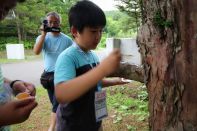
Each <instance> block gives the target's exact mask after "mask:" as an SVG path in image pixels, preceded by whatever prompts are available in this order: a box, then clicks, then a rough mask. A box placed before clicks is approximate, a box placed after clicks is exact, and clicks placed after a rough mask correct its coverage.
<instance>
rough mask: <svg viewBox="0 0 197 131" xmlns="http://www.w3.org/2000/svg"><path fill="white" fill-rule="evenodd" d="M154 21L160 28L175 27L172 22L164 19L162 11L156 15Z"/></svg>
mask: <svg viewBox="0 0 197 131" xmlns="http://www.w3.org/2000/svg"><path fill="white" fill-rule="evenodd" d="M153 21H154V23H155V24H156V25H157V26H159V27H160V28H165V27H167V28H170V27H172V25H173V23H172V21H170V20H166V19H165V18H164V17H162V15H161V11H157V12H156V13H155V15H154V18H153Z"/></svg>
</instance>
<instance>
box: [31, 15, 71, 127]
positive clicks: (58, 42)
mask: <svg viewBox="0 0 197 131" xmlns="http://www.w3.org/2000/svg"><path fill="white" fill-rule="evenodd" d="M60 21H61V18H60V16H59V15H58V14H57V13H56V12H50V13H48V14H47V15H46V20H44V21H43V25H42V26H41V35H40V36H38V37H37V39H36V43H35V45H34V49H33V51H34V53H35V54H36V55H38V54H40V52H42V53H43V59H44V72H43V73H42V75H41V78H40V81H41V84H42V85H43V87H44V88H45V89H46V90H47V92H48V96H49V99H50V102H51V104H52V113H51V122H50V127H49V131H54V128H55V123H56V110H57V107H58V103H57V100H56V98H55V94H54V83H53V80H54V69H55V63H56V60H57V57H58V56H59V54H60V53H61V52H62V51H63V50H65V49H66V48H68V47H69V46H70V45H71V44H72V40H71V38H70V37H68V36H67V35H65V34H63V33H61V32H60Z"/></svg>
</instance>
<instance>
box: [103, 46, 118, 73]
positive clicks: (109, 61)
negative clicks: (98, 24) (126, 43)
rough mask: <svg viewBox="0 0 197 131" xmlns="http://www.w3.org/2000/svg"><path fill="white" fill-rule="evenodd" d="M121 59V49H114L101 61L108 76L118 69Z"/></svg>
mask: <svg viewBox="0 0 197 131" xmlns="http://www.w3.org/2000/svg"><path fill="white" fill-rule="evenodd" d="M120 60H121V54H120V50H119V49H114V50H113V52H112V53H110V54H109V56H108V57H107V58H105V59H104V60H103V61H102V62H101V68H102V70H103V72H105V73H106V76H107V75H109V74H111V73H113V72H114V71H116V69H117V68H118V67H119V65H120Z"/></svg>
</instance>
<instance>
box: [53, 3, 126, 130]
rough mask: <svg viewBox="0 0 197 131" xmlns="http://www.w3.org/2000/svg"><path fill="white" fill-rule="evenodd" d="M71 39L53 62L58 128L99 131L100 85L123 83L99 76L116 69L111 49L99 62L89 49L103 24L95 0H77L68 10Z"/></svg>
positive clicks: (104, 113)
mask: <svg viewBox="0 0 197 131" xmlns="http://www.w3.org/2000/svg"><path fill="white" fill-rule="evenodd" d="M69 24H70V28H71V33H72V36H73V38H74V43H73V45H72V46H71V47H69V48H67V49H66V50H65V51H63V52H62V53H61V54H60V55H59V57H58V59H57V63H56V66H55V81H54V82H55V85H56V86H55V94H56V98H57V100H58V102H59V103H60V105H59V107H58V109H57V130H58V131H100V130H102V126H101V120H102V118H104V117H106V116H107V110H106V101H105V96H106V94H105V91H102V89H101V88H102V86H110V85H117V84H124V82H122V81H121V80H120V79H115V80H111V81H109V80H102V78H103V77H105V76H107V75H109V74H110V73H112V72H113V71H115V70H116V69H117V67H118V66H119V62H120V59H121V56H120V52H119V51H118V50H115V51H113V52H112V53H111V54H110V55H109V56H108V57H107V58H106V59H105V60H103V62H102V63H101V64H99V65H98V63H99V60H98V57H97V56H96V54H95V53H93V52H92V51H90V50H92V49H95V48H96V47H97V45H98V43H99V42H100V39H101V36H102V31H103V28H104V26H105V25H106V18H105V15H104V12H103V11H102V10H101V9H100V8H99V7H98V6H97V5H95V4H94V3H92V2H90V1H87V0H84V1H79V2H77V3H76V4H75V5H74V6H73V7H71V9H70V11H69Z"/></svg>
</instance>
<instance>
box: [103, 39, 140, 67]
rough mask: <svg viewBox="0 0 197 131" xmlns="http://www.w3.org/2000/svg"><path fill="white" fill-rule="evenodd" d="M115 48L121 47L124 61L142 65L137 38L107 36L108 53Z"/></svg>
mask: <svg viewBox="0 0 197 131" xmlns="http://www.w3.org/2000/svg"><path fill="white" fill-rule="evenodd" d="M114 48H119V49H120V51H121V55H122V62H128V63H130V64H135V65H141V54H140V53H139V47H138V46H137V43H136V39H132V38H121V39H114V38H107V40H106V54H109V53H110V52H111V51H112V50H113V49H114Z"/></svg>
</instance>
